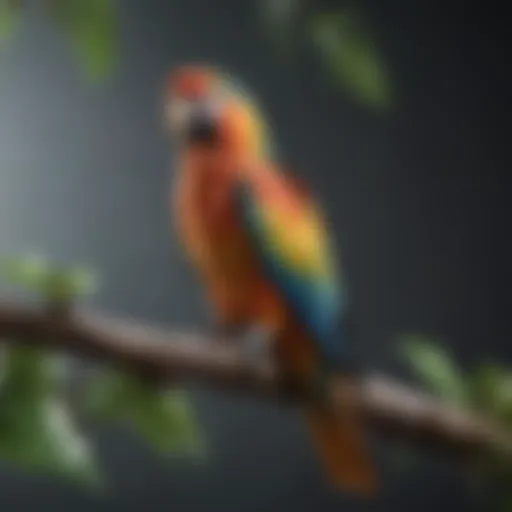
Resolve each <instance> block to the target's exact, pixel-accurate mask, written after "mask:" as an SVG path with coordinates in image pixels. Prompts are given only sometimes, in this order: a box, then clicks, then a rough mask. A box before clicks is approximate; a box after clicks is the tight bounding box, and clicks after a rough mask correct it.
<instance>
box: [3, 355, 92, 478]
mask: <svg viewBox="0 0 512 512" xmlns="http://www.w3.org/2000/svg"><path fill="white" fill-rule="evenodd" d="M60 363H61V362H60V360H58V359H56V358H55V357H54V356H51V355H48V354H43V353H41V352H40V351H38V350H35V349H29V348H24V347H21V348H19V347H16V348H15V349H11V350H10V351H9V353H8V358H7V361H6V371H5V375H4V377H3V379H2V382H1V385H0V457H2V458H4V459H6V460H8V461H9V462H10V463H12V464H14V465H16V466H19V467H20V468H22V469H25V470H29V471H36V472H44V473H47V474H51V475H55V476H61V477H67V478H70V479H73V480H80V481H83V482H87V483H91V484H97V483H100V473H99V470H98V469H97V468H96V465H95V462H94V459H93V457H92V454H91V450H90V447H89V445H88V443H87V441H86V439H85V438H84V437H83V435H82V434H81V432H80V431H79V430H78V429H77V427H76V426H75V424H74V421H73V418H72V416H71V413H70V411H69V410H68V408H67V407H66V404H65V402H64V399H63V398H64V397H63V391H64V389H65V388H64V386H65V374H64V373H63V371H62V370H63V369H62V365H61V364H60Z"/></svg>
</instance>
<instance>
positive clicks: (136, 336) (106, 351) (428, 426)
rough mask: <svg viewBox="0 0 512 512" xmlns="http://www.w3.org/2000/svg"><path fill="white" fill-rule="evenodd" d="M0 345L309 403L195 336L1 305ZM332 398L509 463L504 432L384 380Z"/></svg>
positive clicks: (400, 434) (397, 432)
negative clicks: (42, 349)
mask: <svg viewBox="0 0 512 512" xmlns="http://www.w3.org/2000/svg"><path fill="white" fill-rule="evenodd" d="M0 338H2V339H4V341H5V342H18V343H29V344H31V345H33V346H44V347H46V348H50V349H55V350H58V351H63V352H66V353H70V354H74V355H76V356H79V357H86V358H90V359H94V360H97V361H100V362H104V363H109V364H114V365H116V366H121V367H122V368H125V369H127V370H128V371H130V372H133V373H135V374H138V375H140V376H143V377H145V378H151V379H156V380H158V381H161V380H172V381H176V380H180V381H183V382H184V383H186V382H187V381H195V382H198V383H200V384H202V385H207V386H209V387H211V388H215V389H222V390H225V391H230V392H238V393H240V392H243V393H246V394H249V395H251V396H256V397H260V398H264V399H270V400H279V401H280V400H287V401H294V402H296V401H305V400H307V399H308V398H307V397H306V396H305V395H301V394H300V393H299V392H298V391H297V390H295V391H292V390H290V389H288V390H284V389H283V388H282V387H281V386H280V385H279V379H278V375H277V373H276V371H275V370H274V369H272V368H271V367H268V368H254V367H249V366H248V365H247V363H246V362H245V361H244V358H243V357H242V355H241V354H240V352H239V351H237V350H236V348H235V347H231V346H227V345H226V344H222V343H220V341H221V340H214V339H212V338H211V337H207V336H203V335H201V334H199V333H192V332H176V331H172V332H165V331H163V330H159V329H156V328H154V327H150V326H144V325H140V324H135V323H132V322H129V321H125V320H117V319H110V318H106V317H102V316H100V315H93V314H80V315H78V314H75V315H70V316H62V315H55V314H52V313H51V312H48V311H46V310H38V309H30V308H27V307H23V306H18V305H16V304H10V303H2V302H0ZM347 391H348V392H347ZM333 392H334V393H333V394H334V400H335V403H336V404H337V405H338V407H339V408H340V409H341V408H343V407H344V404H346V402H345V400H350V401H352V402H353V403H354V404H355V405H356V406H358V407H360V409H361V410H362V412H363V414H364V416H365V417H366V420H367V422H368V425H369V426H370V427H372V428H373V429H374V430H376V431H377V432H379V433H383V434H385V435H388V436H393V437H397V438H400V439H401V440H406V441H412V442H414V443H416V444H418V445H420V446H423V447H429V448H433V449H437V450H439V451H441V453H447V454H450V455H454V456H461V457H466V456H472V455H477V454H478V453H480V451H489V450H491V451H494V452H497V453H500V454H502V455H505V456H506V457H507V458H508V459H510V460H512V436H511V435H510V434H509V433H508V432H505V431H503V430H501V429H500V428H499V427H498V426H496V425H493V424H492V423H491V422H489V421H487V420H486V419H485V418H482V417H480V416H478V415H477V414H476V413H474V412H470V411H463V410H457V409H455V408H454V407H452V406H450V405H447V404H443V403H441V402H440V401H439V400H436V399H434V398H432V397H429V396H427V395H425V394H423V393H419V392H417V391H414V390H412V389H410V388H408V387H407V386H405V385H402V384H399V383H397V382H395V381H393V380H391V379H389V378H387V377H383V376H379V375H363V376H361V377H360V379H359V382H358V384H357V385H355V386H352V387H350V388H347V386H346V385H344V384H342V381H341V380H340V382H339V383H337V384H336V385H335V387H334V389H333Z"/></svg>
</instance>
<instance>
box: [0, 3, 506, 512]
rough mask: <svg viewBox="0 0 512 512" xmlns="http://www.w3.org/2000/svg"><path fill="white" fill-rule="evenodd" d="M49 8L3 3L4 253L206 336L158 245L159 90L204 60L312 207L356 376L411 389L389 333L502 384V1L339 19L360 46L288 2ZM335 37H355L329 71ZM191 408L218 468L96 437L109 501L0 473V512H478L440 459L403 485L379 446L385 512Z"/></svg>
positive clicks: (283, 428)
mask: <svg viewBox="0 0 512 512" xmlns="http://www.w3.org/2000/svg"><path fill="white" fill-rule="evenodd" d="M93 3H96V0H91V4H93ZM100 3H101V2H100ZM7 4H9V5H7ZM18 4H25V5H22V7H23V8H22V9H20V10H19V11H20V12H21V14H20V15H19V19H18V15H17V14H15V15H12V16H11V14H12V13H13V12H15V13H18ZM42 4H43V2H40V3H38V2H28V1H27V2H5V4H4V3H1V4H0V5H2V7H1V9H0V13H2V17H0V27H1V29H0V42H1V44H0V253H2V254H18V253H27V252H29V251H37V252H41V253H43V254H45V255H47V256H48V257H49V258H51V259H52V260H54V261H57V262H79V263H82V262H83V263H85V264H87V265H89V266H91V267H93V268H94V269H95V270H97V271H98V273H99V274H100V275H101V278H102V288H101V291H100V292H99V293H98V294H97V295H95V296H94V297H93V298H92V299H90V301H89V304H90V305H92V306H94V307H95V308H97V309H100V310H101V311H105V312H109V313H113V314H119V315H123V316H132V317H134V318H137V319H140V320H144V321H150V322H151V321H153V322H158V323H162V324H166V325H172V326H199V327H201V326H203V327H205V326H207V325H208V317H207V314H206V311H205V308H204V304H203V300H202V297H201V294H200V291H199V290H197V289H196V287H195V280H194V278H193V276H192V274H191V272H190V270H189V268H188V266H187V264H186V262H185V261H184V258H183V257H182V255H181V253H180V250H179V248H178V246H177V243H176V240H175V239H174V238H173V235H172V233H171V232H170V229H169V225H168V224H169V219H168V215H167V204H166V201H167V187H168V183H169V177H170V166H171V161H172V156H173V155H172V154H171V149H170V145H169V142H168V140H167V139H166V136H165V133H164V131H163V127H162V116H161V112H160V107H161V103H160V93H161V88H162V83H163V80H164V79H165V77H166V74H167V73H168V71H169V70H170V69H171V68H172V67H173V66H176V65H179V64H182V63H184V62H189V61H201V62H208V63H214V64H218V65H220V66H222V67H223V68H226V69H227V70H229V71H230V72H231V73H232V74H234V75H235V76H237V77H238V78H240V79H241V80H242V81H243V83H245V84H246V85H247V86H248V88H249V90H251V91H253V92H254V94H255V95H256V97H257V98H258V100H259V101H260V102H261V104H262V105H264V107H265V110H266V112H267V113H268V115H269V117H270V119H271V124H272V127H273V128H274V132H275V136H276V140H277V144H278V146H279V148H280V152H281V154H283V155H284V156H285V159H286V160H287V161H290V162H292V164H293V165H294V166H295V167H296V168H297V169H298V171H297V172H299V173H300V174H301V175H302V176H303V177H305V178H306V180H307V181H308V182H309V183H310V184H311V186H312V187H313V189H314V190H315V191H316V192H317V194H318V195H319V196H320V197H321V198H322V199H323V201H324V204H325V207H326V210H327V212H328V213H329V215H330V218H331V222H332V225H333V227H334V230H335V236H336V239H337V242H338V244H339V246H340V247H341V248H342V257H343V265H344V269H345V273H346V275H347V281H348V284H349V288H350V294H351V297H352V302H353V309H354V317H355V321H356V323H357V326H358V329H359V339H358V347H357V350H358V352H359V353H360V355H361V357H362V359H363V361H364V363H365V365H367V366H369V367H376V368H379V369H384V370H387V371H390V372H391V371H392V372H394V374H395V375H401V374H402V371H403V370H402V368H401V367H400V365H398V364H397V362H396V350H395V348H396V347H395V342H396V337H397V335H399V334H400V333H402V332H422V333H426V334H427V335H429V336H434V337H439V338H440V339H441V340H443V342H444V343H445V345H446V346H447V347H449V348H450V349H451V350H452V351H453V352H454V353H455V354H456V357H457V360H458V361H459V362H460V363H462V364H463V365H465V366H466V367H468V368H471V367H472V366H473V365H475V364H477V363H479V362H481V361H483V360H487V359H489V360H495V361H499V362H500V363H502V364H504V365H509V364H510V363H511V361H512V348H511V346H510V339H511V335H512V320H511V319H512V316H511V315H510V314H509V311H508V306H509V304H510V300H509V296H510V289H511V286H512V279H511V274H510V270H509V269H510V261H511V259H512V250H511V246H510V237H509V236H508V235H509V232H510V220H509V219H510V215H509V214H510V205H509V197H508V196H509V193H510V179H509V176H508V171H509V169H508V167H509V164H510V157H509V155H508V152H506V151H505V144H504V143H505V131H506V128H505V127H506V125H507V121H508V119H507V118H506V116H507V115H506V110H507V106H508V105H509V103H510V102H509V93H510V85H511V84H510V80H509V79H508V78H506V76H505V51H506V50H505V49H506V46H507V45H508V38H509V27H508V25H507V23H506V21H505V17H504V16H503V15H502V14H501V13H499V12H498V11H497V10H495V9H493V8H492V6H491V4H489V5H487V4H486V5H485V6H484V5H475V6H470V5H469V4H467V3H464V2H446V3H444V4H443V7H442V8H441V7H440V6H434V4H433V3H432V2H407V1H405V0H388V1H385V2H384V1H376V0H373V1H372V0H366V1H364V2H360V3H358V4H357V5H356V6H354V7H352V6H350V10H344V11H341V12H343V13H345V14H346V13H351V14H352V13H357V20H364V23H362V22H361V25H359V24H358V23H359V22H358V23H354V25H352V24H351V23H352V21H351V20H353V19H356V18H337V17H336V16H335V15H329V16H327V15H323V16H316V17H312V16H310V13H309V11H301V9H302V7H303V5H302V6H300V8H297V9H296V10H295V8H296V5H295V3H294V2H293V1H289V2H280V1H278V0H276V1H275V2H267V3H265V2H255V1H249V0H247V1H241V0H216V1H214V0H148V1H146V2H142V1H136V0H124V1H123V2H118V7H117V9H116V10H115V11H112V13H111V14H112V16H111V14H109V13H110V11H109V10H108V9H107V10H105V11H101V9H100V11H101V12H103V17H100V18H98V20H97V21H96V25H95V24H94V23H92V22H91V26H94V27H95V28H93V29H90V30H89V29H86V28H84V27H85V22H84V25H83V26H82V25H80V23H78V22H76V23H77V24H76V25H73V23H75V22H73V21H70V20H71V19H72V18H66V16H65V15H66V10H65V8H64V7H62V5H60V6H59V2H53V4H55V5H53V7H52V8H53V9H55V11H54V12H53V11H52V12H51V13H50V14H52V13H53V15H54V16H53V17H52V15H49V12H47V11H45V10H44V9H43V8H42ZM60 4H63V2H60ZM316 4H322V2H316ZM297 5H298V4H297ZM346 5H347V4H346V3H341V2H330V3H328V4H327V3H325V2H324V3H323V4H322V5H321V7H322V8H324V7H328V8H329V9H331V10H332V9H334V8H337V7H339V6H341V7H346ZM13 6H14V8H13ZM317 7H318V6H317ZM13 9H14V10H13ZM59 9H60V10H59ZM331 10H330V11H329V12H331ZM84 12H85V11H84ZM322 12H324V11H322ZM336 12H337V11H336ZM105 13H106V14H105ZM59 16H60V17H59ZM84 16H85V15H84ZM304 16H306V17H307V19H306V18H304ZM11 18H12V19H11ZM83 19H85V18H83ZM56 20H57V21H56ZM347 20H349V22H347ZM338 22H343V23H349V24H350V27H351V29H350V30H352V29H353V37H352V36H351V37H348V36H347V38H348V39H346V40H342V41H341V43H340V42H339V41H338V44H341V48H342V50H341V51H342V53H341V54H340V53H339V51H340V50H339V48H338V53H335V50H334V49H333V47H332V44H334V43H333V40H335V34H334V32H336V30H337V29H336V27H334V28H333V25H332V24H333V23H334V24H335V23H338ZM73 27H75V31H74V32H73V30H72V28H73ZM115 27H116V28H115ZM354 27H356V28H355V29H354ZM361 27H364V30H363V28H361ZM306 29H307V30H306ZM88 30H89V31H88ZM333 30H334V32H333ZM350 30H348V29H347V32H345V34H348V33H350V34H352V32H350ZM11 32H12V34H11ZM336 33H337V32H336ZM73 34H74V35H73ZM91 34H92V35H91ZM94 34H95V36H94ZM333 34H334V35H333ZM342 34H343V32H342ZM362 34H363V35H364V37H363V35H362ZM2 36H4V37H2ZM8 36H9V37H8ZM10 36H12V37H10ZM366 36H368V39H365V38H366ZM308 38H311V41H310V40H309V39H308ZM370 41H371V42H370ZM309 43H311V44H309ZM331 43H332V44H331ZM347 48H349V49H350V48H352V49H353V52H352V53H350V51H349V50H346V49H347ZM343 51H345V53H343ZM356 54H357V56H358V57H359V60H357V58H356V57H355V55H356ZM361 62H362V63H361ZM193 404H194V405H195V407H196V413H197V416H198V418H199V422H200V425H201V427H202V429H203V430H204V431H205V436H206V438H207V441H208V445H209V451H210V452H211V456H210V461H209V462H208V464H206V465H201V464H196V463H194V462H193V461H189V460H187V459H185V460H182V459H179V460H176V461H171V462H169V461H167V460H165V459H162V458H160V457H158V456H157V455H155V454H154V453H153V452H152V451H151V450H148V449H147V447H146V445H145V444H143V443H142V442H141V440H140V439H139V437H137V436H136V435H134V434H133V432H131V431H130V430H129V429H125V428H122V427H115V428H114V427H112V428H106V429H92V431H91V432H90V434H91V436H92V439H93V440H94V442H95V443H97V444H96V446H97V449H98V452H99V455H100V457H101V460H102V464H103V467H104V469H105V471H106V472H107V473H108V477H109V481H110V484H109V488H108V490H107V492H106V494H104V495H101V496H99V495H96V494H94V493H90V492H89V491H88V490H87V489H83V488H81V487H80V486H76V485H74V484H70V483H67V482H65V481H60V480H59V479H57V480H55V479H52V478H50V477H46V476H44V475H37V474H32V473H30V472H25V471H24V470H22V469H19V468H17V467H15V466H12V465H9V464H3V463H2V464H0V510H2V511H6V512H10V511H11V510H12V511H14V510H15V509H16V510H21V511H28V510H33V509H34V508H36V507H37V508H39V509H54V510H70V509H72V510H75V511H77V512H81V511H84V512H85V511H92V510H94V511H96V512H101V511H107V510H108V511H112V510H124V511H127V512H129V511H136V510H140V509H142V508H144V509H145V510H147V511H148V512H149V511H151V512H153V511H155V512H157V511H164V510H165V511H168V510H174V511H182V510H183V511H185V510H187V511H188V510H190V511H203V510H213V509H219V510H225V511H226V512H227V511H242V510H243V511H244V512H251V511H262V510H265V511H267V512H272V511H278V510H294V511H296V512H300V511H304V512H306V511H313V510H318V511H322V512H329V511H335V510H340V509H341V508H342V507H343V508H344V509H345V510H376V511H387V510H389V511H391V510H397V509H398V508H402V507H404V508H405V509H412V510H415V511H417V512H420V511H431V510H432V509H434V508H436V509H438V510H441V509H442V510H456V511H473V510H474V511H482V510H487V509H488V507H487V505H486V504H487V501H486V497H485V495H481V494H478V493H475V492H474V490H475V489H474V488H473V489H472V488H471V487H474V486H471V484H470V481H469V482H468V480H467V479H465V478H463V477H465V476H467V475H463V474H462V473H463V472H461V471H460V468H456V467H455V466H454V465H453V464H452V463H451V462H450V461H445V460H443V459H442V458H438V457H433V456H427V455H424V456H422V457H421V458H420V459H418V460H416V461H415V464H414V469H413V470H410V469H405V470H404V466H403V461H402V462H399V461H398V457H397V456H396V455H397V453H398V450H394V449H393V448H392V447H391V446H390V445H383V444H382V443H378V444H377V445H376V448H375V450H376V457H377V459H378V462H379V467H380V470H381V473H382V479H383V482H384V484H383V493H382V495H381V496H380V497H379V498H378V500H377V501H376V502H373V503H364V502H360V501H358V500H356V499H354V498H352V497H349V496H345V495H337V494H335V493H332V492H331V491H330V490H329V489H328V488H327V486H326V485H325V483H324V481H323V476H322V474H321V473H320V471H319V470H318V468H317V465H316V461H315V458H314V455H313V454H312V453H311V452H310V449H309V443H308V440H307V438H306V434H305V432H304V431H303V430H302V428H303V427H302V425H301V423H300V421H299V420H298V417H297V416H296V415H295V413H294V412H292V411H289V410H278V409H276V408H274V407H271V406H268V407H266V406H263V405H261V404H255V403H252V402H251V401H250V400H248V399H243V398H238V399H233V398H229V397H224V396H222V395H219V394H214V393H213V392H211V393H210V392H208V391H199V392H197V393H194V394H193Z"/></svg>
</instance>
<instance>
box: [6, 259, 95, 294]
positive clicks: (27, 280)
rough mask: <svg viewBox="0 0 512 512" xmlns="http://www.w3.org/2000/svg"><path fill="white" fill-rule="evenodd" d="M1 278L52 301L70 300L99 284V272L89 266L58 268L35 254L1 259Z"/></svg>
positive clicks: (86, 292) (89, 292) (91, 291)
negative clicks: (89, 268) (91, 269)
mask: <svg viewBox="0 0 512 512" xmlns="http://www.w3.org/2000/svg"><path fill="white" fill-rule="evenodd" d="M0 280H4V281H6V282H7V283H9V284H13V285H16V286H20V287H22V288H26V289H28V290H31V291H34V292H37V293H40V294H42V295H44V297H45V298H47V299H49V300H52V301H70V300H72V299H74V298H77V297H80V296H83V295H88V294H91V293H93V292H95V291H96V290H97V288H98V284H99V280H98V278H97V276H96V274H95V273H94V272H92V271H90V270H88V269H86V268H82V267H78V266H73V267H69V268H57V267H56V266H52V265H51V264H50V263H49V261H48V260H46V259H45V258H43V257H42V256H38V255H35V254H29V255H26V256H16V257H4V258H2V259H0Z"/></svg>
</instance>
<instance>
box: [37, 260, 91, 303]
mask: <svg viewBox="0 0 512 512" xmlns="http://www.w3.org/2000/svg"><path fill="white" fill-rule="evenodd" d="M98 282H99V281H98V278H97V276H96V274H94V272H92V271H90V270H88V269H86V268H81V267H72V268H69V269H66V268H64V269H61V270H58V271H55V272H54V273H53V274H52V276H51V278H50V279H48V280H47V284H46V288H45V290H44V293H45V295H46V296H47V298H49V299H50V300H53V301H63V302H66V301H71V300H73V299H75V298H77V297H81V296H84V295H89V294H91V293H93V292H95V291H96V290H97V288H98Z"/></svg>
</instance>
